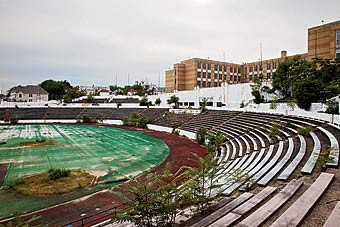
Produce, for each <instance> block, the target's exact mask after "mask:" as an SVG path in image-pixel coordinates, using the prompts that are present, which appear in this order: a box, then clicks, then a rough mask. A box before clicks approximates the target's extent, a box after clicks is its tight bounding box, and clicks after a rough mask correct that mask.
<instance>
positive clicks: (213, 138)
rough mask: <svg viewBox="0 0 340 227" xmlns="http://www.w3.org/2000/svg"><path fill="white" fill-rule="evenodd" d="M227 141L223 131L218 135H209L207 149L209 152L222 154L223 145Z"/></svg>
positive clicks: (218, 132)
mask: <svg viewBox="0 0 340 227" xmlns="http://www.w3.org/2000/svg"><path fill="white" fill-rule="evenodd" d="M225 141H226V138H225V136H224V135H223V133H222V132H221V131H217V132H216V133H208V134H207V136H206V147H207V149H208V152H210V153H213V152H220V151H221V146H222V144H223V143H224V142H225Z"/></svg>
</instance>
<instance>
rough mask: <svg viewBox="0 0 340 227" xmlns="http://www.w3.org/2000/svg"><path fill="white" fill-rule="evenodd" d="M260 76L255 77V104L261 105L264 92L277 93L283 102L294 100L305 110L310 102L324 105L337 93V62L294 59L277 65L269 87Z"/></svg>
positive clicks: (339, 70)
mask: <svg viewBox="0 0 340 227" xmlns="http://www.w3.org/2000/svg"><path fill="white" fill-rule="evenodd" d="M262 79H263V77H259V78H255V79H254V81H253V82H254V83H253V84H252V85H251V87H252V95H253V96H254V102H255V103H261V102H264V101H265V100H264V97H263V95H261V94H263V93H269V94H277V95H278V96H279V97H280V98H281V99H282V100H289V99H293V100H294V101H295V102H296V104H297V106H298V107H300V108H302V109H305V110H308V109H309V108H310V106H311V103H313V102H326V101H327V100H329V99H330V98H333V97H334V96H337V95H339V94H340V61H339V60H329V59H321V58H315V59H313V60H312V61H307V60H306V59H302V58H300V57H295V58H293V59H291V60H288V61H286V62H282V63H280V65H279V66H278V68H277V70H276V72H275V73H274V74H273V83H272V88H269V87H267V86H262V84H261V82H262Z"/></svg>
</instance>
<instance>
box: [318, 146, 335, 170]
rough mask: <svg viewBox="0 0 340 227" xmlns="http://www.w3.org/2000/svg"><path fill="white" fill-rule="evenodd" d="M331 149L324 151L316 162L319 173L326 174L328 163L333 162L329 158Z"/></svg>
mask: <svg viewBox="0 0 340 227" xmlns="http://www.w3.org/2000/svg"><path fill="white" fill-rule="evenodd" d="M330 152H331V148H328V149H325V150H322V151H321V152H320V154H319V157H318V160H317V161H316V167H317V169H318V170H319V171H321V172H325V171H326V170H327V163H328V162H331V161H332V160H333V159H332V158H331V157H329V154H330Z"/></svg>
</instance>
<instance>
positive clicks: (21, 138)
mask: <svg viewBox="0 0 340 227" xmlns="http://www.w3.org/2000/svg"><path fill="white" fill-rule="evenodd" d="M42 139H45V140H47V141H50V140H51V141H53V143H54V144H53V145H46V146H33V147H24V146H22V145H21V144H20V143H21V142H27V141H33V142H34V141H36V140H42ZM0 144H1V145H0V163H10V167H9V170H8V173H7V176H6V179H5V183H4V184H5V185H9V184H10V183H11V182H13V181H15V180H16V179H17V178H19V177H22V176H25V175H29V174H34V173H38V172H43V171H47V170H48V169H50V168H67V169H83V170H86V171H89V172H91V173H92V174H94V175H97V176H101V179H103V180H107V179H117V178H121V177H125V176H132V175H133V176H134V175H138V174H140V173H142V172H144V171H146V170H148V169H150V168H152V167H154V166H157V165H158V164H159V163H161V162H162V161H163V160H164V159H165V158H166V156H167V155H168V153H169V148H168V146H167V145H166V144H165V143H164V142H162V141H160V140H157V139H155V138H153V137H150V136H146V135H143V134H140V133H137V132H131V131H127V130H123V129H119V128H111V127H100V126H85V125H14V126H0Z"/></svg>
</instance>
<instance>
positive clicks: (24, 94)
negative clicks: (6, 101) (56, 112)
mask: <svg viewBox="0 0 340 227" xmlns="http://www.w3.org/2000/svg"><path fill="white" fill-rule="evenodd" d="M10 100H11V101H13V102H47V101H48V93H47V91H45V90H44V89H43V88H42V87H40V86H38V85H27V86H21V85H19V86H18V87H15V88H13V89H12V90H11V92H10Z"/></svg>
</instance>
